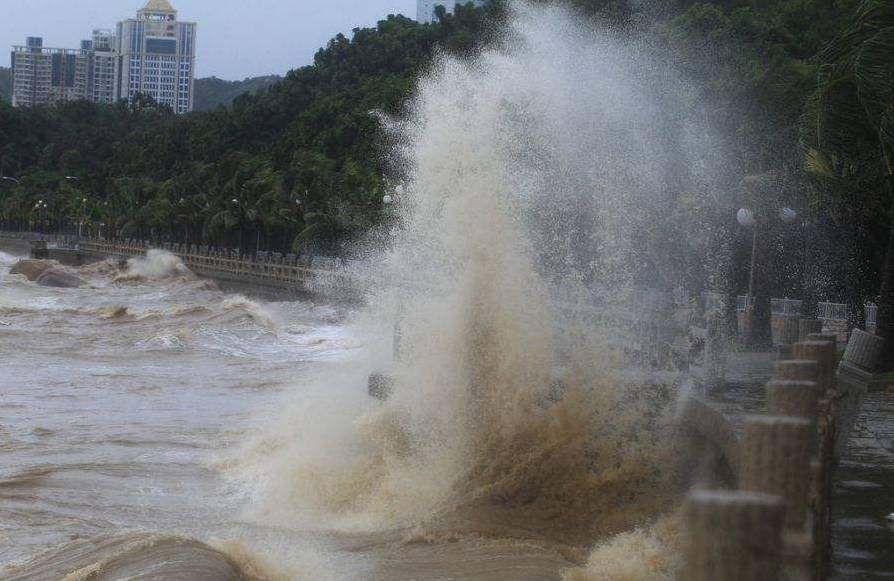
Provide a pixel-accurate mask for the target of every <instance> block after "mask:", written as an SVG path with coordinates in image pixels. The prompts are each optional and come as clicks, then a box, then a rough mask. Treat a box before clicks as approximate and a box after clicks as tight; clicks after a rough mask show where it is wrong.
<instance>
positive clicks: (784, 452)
mask: <svg viewBox="0 0 894 581" xmlns="http://www.w3.org/2000/svg"><path fill="white" fill-rule="evenodd" d="M810 430H811V424H810V422H809V421H807V420H804V419H800V418H791V417H786V416H750V417H748V418H746V419H745V433H744V436H743V438H742V444H741V448H740V449H739V455H740V456H739V467H740V472H739V474H740V476H739V488H740V489H742V490H749V491H754V492H765V493H767V494H775V495H777V496H780V497H782V498H783V499H784V500H785V505H786V510H785V526H786V528H787V529H791V530H796V531H802V530H803V529H804V526H805V523H806V518H807V499H808V491H809V489H810V451H809V450H810Z"/></svg>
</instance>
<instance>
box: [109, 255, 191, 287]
mask: <svg viewBox="0 0 894 581" xmlns="http://www.w3.org/2000/svg"><path fill="white" fill-rule="evenodd" d="M178 277H181V278H195V275H194V274H193V273H192V271H190V270H189V269H188V268H187V267H186V265H185V264H183V261H182V260H180V258H179V257H178V256H177V255H175V254H171V253H170V252H167V251H165V250H158V249H152V250H149V251H148V252H146V256H145V257H143V256H138V257H136V258H131V259H129V260H128V261H127V270H126V271H124V272H123V273H121V274H119V275H118V276H116V277H115V279H114V280H115V282H138V281H145V280H163V279H170V278H178Z"/></svg>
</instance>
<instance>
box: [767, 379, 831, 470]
mask: <svg viewBox="0 0 894 581" xmlns="http://www.w3.org/2000/svg"><path fill="white" fill-rule="evenodd" d="M821 395H822V394H821V393H820V388H819V385H817V383H816V382H815V381H792V380H787V381H786V380H779V379H776V380H773V381H771V382H770V383H768V384H767V413H768V414H770V415H771V416H789V417H793V418H800V419H803V420H807V421H808V422H810V452H811V454H812V453H814V452H816V449H817V426H816V419H817V414H818V412H817V407H818V405H819V400H820V396H821Z"/></svg>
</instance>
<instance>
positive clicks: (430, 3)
mask: <svg viewBox="0 0 894 581" xmlns="http://www.w3.org/2000/svg"><path fill="white" fill-rule="evenodd" d="M468 2H471V3H472V4H474V5H475V6H483V5H484V4H485V3H486V2H487V0H416V21H417V22H423V23H427V22H434V21H435V20H436V19H437V18H436V17H435V7H436V6H438V5H440V6H443V7H444V8H445V9H446V10H447V13H448V14H453V10H454V8H455V7H456V5H457V4H462V5H465V4H467V3H468Z"/></svg>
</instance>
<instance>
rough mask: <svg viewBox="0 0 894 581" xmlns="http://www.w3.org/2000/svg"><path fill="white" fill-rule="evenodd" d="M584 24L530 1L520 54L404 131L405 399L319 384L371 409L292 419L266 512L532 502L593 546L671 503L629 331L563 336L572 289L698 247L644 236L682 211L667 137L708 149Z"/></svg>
mask: <svg viewBox="0 0 894 581" xmlns="http://www.w3.org/2000/svg"><path fill="white" fill-rule="evenodd" d="M575 20H576V17H575V16H573V15H570V14H568V13H566V12H565V11H563V10H559V9H555V8H549V9H543V8H536V9H535V8H533V7H531V6H528V5H522V4H519V5H516V7H515V13H514V15H513V17H512V27H511V31H510V33H509V34H508V35H507V44H508V45H509V46H510V48H509V49H507V50H505V51H504V50H494V51H486V52H484V53H483V54H482V55H481V56H480V57H479V58H477V59H476V60H475V61H474V62H465V61H461V60H456V59H452V58H447V57H443V58H441V59H440V60H439V61H438V62H437V63H436V64H435V65H434V66H433V70H432V72H431V74H430V75H429V76H428V77H426V78H425V79H422V80H421V82H420V85H419V88H418V92H417V95H416V99H415V101H414V103H413V107H412V109H413V111H412V115H411V116H410V118H409V119H408V120H405V121H402V122H395V123H394V124H393V126H392V130H393V131H395V132H396V136H397V141H398V142H399V143H401V144H402V145H401V147H400V150H399V151H397V152H396V153H395V156H396V157H397V158H398V159H399V160H401V161H402V162H403V163H405V164H406V166H405V167H406V168H407V174H408V176H409V179H408V187H407V189H406V193H405V194H404V197H403V198H402V199H398V200H397V208H398V210H397V211H398V213H399V220H398V221H399V229H398V230H399V232H398V235H397V238H396V239H395V240H394V243H393V249H392V251H391V252H390V254H389V255H388V256H386V257H384V259H383V263H384V265H385V268H387V269H389V273H388V274H389V276H388V278H389V279H390V280H393V281H398V282H397V284H396V286H395V287H394V288H389V289H386V290H385V291H383V292H382V293H381V295H379V296H375V297H374V300H373V301H372V302H373V304H374V306H373V307H372V309H373V310H374V311H375V310H376V309H377V308H378V306H380V305H388V304H393V303H394V301H393V300H388V299H389V297H393V296H395V295H397V296H399V297H400V302H401V303H402V304H403V307H402V311H403V317H402V337H403V340H402V344H403V345H404V346H405V353H404V357H403V359H402V360H401V361H399V362H395V364H394V368H393V375H394V377H395V387H394V391H393V395H392V397H391V398H390V400H389V401H387V402H385V403H382V404H371V403H369V404H366V405H365V406H363V405H362V404H358V403H357V400H358V399H359V398H360V396H359V395H357V394H361V393H362V390H363V389H364V385H363V383H362V380H357V379H356V378H355V381H357V385H355V386H354V387H353V388H352V389H353V390H355V392H354V394H351V395H346V393H347V392H349V391H350V390H349V389H347V388H345V387H339V388H338V389H331V390H326V389H324V388H323V387H322V386H317V387H308V386H304V389H307V390H308V391H309V392H311V393H313V394H317V395H319V394H323V397H326V398H332V399H333V400H335V403H333V404H332V405H331V406H324V407H329V408H331V409H330V410H329V411H334V413H336V414H347V413H349V412H350V410H356V409H357V408H358V407H361V408H362V407H367V408H368V409H367V410H366V411H364V412H362V413H361V414H359V416H358V417H357V418H356V419H355V420H353V421H350V422H346V421H344V419H341V418H340V419H336V418H334V417H330V416H325V415H324V416H320V417H317V418H308V417H307V415H306V414H304V413H302V412H298V411H297V410H290V409H285V410H283V411H282V413H283V414H284V415H285V417H286V418H288V417H291V418H292V420H291V421H290V420H288V419H286V420H283V421H281V422H276V427H275V428H274V429H273V430H272V431H271V432H270V433H266V434H263V433H262V434H261V435H259V437H258V439H257V440H256V441H254V442H253V443H252V444H251V445H249V446H248V447H247V448H246V453H245V455H244V456H243V458H242V459H241V463H240V469H241V470H245V471H246V474H249V475H251V476H250V477H249V479H250V480H251V481H252V482H253V483H255V484H256V488H255V489H254V497H255V499H256V503H255V505H254V515H255V517H256V518H259V519H273V520H275V521H276V522H277V523H278V524H291V525H293V526H303V525H302V519H308V518H310V519H312V521H313V522H314V524H315V525H318V526H324V527H326V526H329V527H335V528H339V527H348V528H350V527H360V528H364V527H366V528H372V529H376V528H388V527H394V526H404V525H410V524H413V523H418V522H420V521H426V520H427V519H436V518H446V517H445V516H444V515H449V514H457V513H460V512H462V511H466V510H471V509H470V507H475V508H474V511H475V512H476V514H477V515H478V517H479V518H482V519H491V522H488V523H486V524H485V523H481V526H482V527H483V528H487V527H491V528H493V527H499V525H500V523H499V521H500V520H501V519H506V518H512V517H511V515H510V513H513V512H515V513H521V514H525V515H526V516H527V517H528V518H529V519H530V520H529V527H530V529H531V530H538V531H539V532H540V533H541V534H543V535H544V536H547V537H553V538H574V540H575V541H579V540H580V539H581V537H582V536H586V535H587V534H590V528H591V527H593V526H596V527H598V528H600V529H601V530H613V529H616V528H619V527H623V525H624V523H628V524H629V522H631V521H633V520H636V519H637V518H643V517H644V516H653V515H654V514H656V512H657V511H658V510H659V508H660V507H661V506H662V501H661V500H660V499H661V498H662V495H661V494H660V493H659V492H658V488H659V487H660V484H661V482H662V478H664V476H663V472H662V463H663V461H664V452H665V450H664V448H663V444H662V442H664V441H665V439H664V438H663V436H662V418H663V417H664V416H663V415H662V411H663V407H662V402H661V401H659V400H658V399H650V398H649V397H647V395H646V394H645V390H642V389H639V387H638V386H632V387H631V386H630V385H625V384H624V382H622V381H621V380H620V379H619V378H618V377H617V375H616V374H615V373H614V370H615V369H616V367H617V365H618V361H617V359H616V357H615V356H614V355H615V353H614V352H612V350H610V349H608V350H606V352H602V351H601V350H599V351H594V349H595V348H596V347H598V346H600V345H608V344H611V343H612V342H613V341H614V340H615V339H616V337H615V336H614V334H615V333H617V334H618V336H620V335H621V332H622V329H621V328H618V327H619V326H614V327H612V326H609V327H608V328H605V327H603V328H601V329H595V328H594V329H590V330H589V331H587V330H586V329H581V330H580V333H579V334H578V336H577V339H576V341H575V344H570V345H569V344H565V345H559V342H558V341H557V340H556V336H557V334H558V333H560V332H562V331H564V329H562V328H561V325H562V323H560V321H561V318H560V317H559V316H558V315H557V312H556V308H555V297H556V296H557V295H559V294H562V296H564V297H568V296H570V297H580V296H584V295H587V296H596V297H599V298H603V299H607V298H611V297H613V296H617V295H621V294H623V293H625V292H626V289H627V288H629V286H630V285H632V284H634V283H636V282H642V281H643V280H644V278H648V282H655V281H658V280H660V279H661V278H662V276H664V274H663V273H668V272H670V270H669V267H668V265H667V264H662V265H661V268H660V269H650V268H649V265H650V263H654V262H662V261H663V262H668V261H670V260H671V259H672V256H670V255H669V253H670V252H672V251H678V250H679V249H678V248H676V247H675V248H670V247H669V246H671V245H667V246H668V247H667V248H662V247H660V246H658V247H650V246H649V244H648V243H649V242H650V241H649V240H648V236H649V234H650V233H651V231H648V230H643V229H641V227H643V226H644V225H646V224H647V223H648V221H649V220H654V219H655V217H656V213H658V212H660V207H663V206H665V205H666V203H667V200H666V199H665V194H666V191H667V187H666V179H667V172H668V170H667V169H666V167H665V166H666V165H667V163H666V162H667V161H668V159H669V157H670V156H671V152H670V151H668V148H669V147H677V148H681V149H682V151H678V152H676V153H677V154H679V155H684V156H685V155H687V154H688V153H689V151H688V149H687V146H688V145H689V143H688V141H687V140H688V139H689V138H690V137H691V132H690V131H691V128H688V129H689V131H687V132H686V133H685V135H683V136H681V137H680V139H678V140H676V141H671V140H669V139H668V138H667V136H666V135H664V131H665V127H666V125H665V124H663V123H662V120H663V119H664V117H663V116H664V115H665V114H666V113H667V109H668V108H669V107H670V108H672V107H675V106H677V103H676V102H674V100H673V98H672V97H673V95H670V94H669V92H670V91H671V89H669V88H668V86H669V85H667V84H666V85H664V86H663V87H662V89H660V90H657V89H656V87H655V85H653V84H651V83H653V82H655V81H657V80H666V79H665V78H664V77H665V75H659V76H660V77H661V79H658V78H656V76H655V75H654V74H652V73H651V72H650V70H651V69H649V68H648V67H646V68H645V69H644V65H645V64H646V63H644V59H645V58H646V57H645V56H644V55H643V53H642V51H639V50H638V49H637V47H635V46H633V45H631V44H624V43H621V42H620V41H618V40H617V39H616V38H613V37H612V36H611V35H608V34H597V35H596V36H595V37H594V36H592V31H587V30H583V29H582V28H581V27H579V26H578V25H577V24H576V23H575ZM644 70H645V72H644ZM671 88H672V87H671ZM681 140H682V141H681ZM656 206H659V208H658V209H657V210H656ZM581 216H582V217H583V218H581ZM649 253H652V254H651V256H650V254H649ZM653 271H654V272H653ZM668 276H670V275H668ZM649 277H651V278H649ZM402 280H407V281H413V285H407V286H401V284H400V281H402ZM662 282H665V283H667V282H669V281H662ZM420 288H421V289H425V290H423V291H420V290H418V289H420ZM558 291H562V292H561V293H560V292H558ZM385 310H387V309H384V308H383V309H382V311H385ZM376 339H377V340H379V341H389V340H390V337H389V338H386V337H378V338H376ZM560 360H561V362H562V363H563V364H564V365H567V366H568V368H569V369H568V372H567V374H566V379H565V381H564V390H563V397H562V398H561V401H558V402H556V401H554V400H555V397H554V394H552V393H551V391H550V390H551V385H552V383H553V380H552V377H553V372H554V369H555V368H556V367H557V365H558V364H559V362H560ZM336 381H337V380H336V379H334V378H330V379H328V380H327V379H323V380H321V384H322V383H328V384H329V385H332V384H333V383H334V382H336ZM312 397H315V396H307V397H300V396H299V397H297V400H298V401H300V402H301V403H300V404H297V405H300V406H308V405H309V406H315V404H313V403H311V402H310V399H309V398H312ZM339 398H345V399H346V400H348V399H349V400H350V401H351V404H350V405H347V404H346V405H340V404H339V403H338V401H339ZM656 406H657V409H656ZM299 417H300V418H301V419H300V420H299V419H298V418H299ZM299 422H300V425H298V424H299ZM283 426H289V427H288V431H287V432H286V433H281V432H280V433H277V432H276V430H278V429H282V428H283ZM335 426H337V427H338V428H340V429H341V428H343V429H345V430H347V431H346V432H338V433H335V432H337V429H336V428H335ZM316 430H320V433H325V434H326V437H325V438H324V437H320V436H319V434H317V435H314V433H315V431H316ZM320 446H322V449H319V447H320ZM311 448H313V449H311ZM625 503H626V504H625ZM268 522H269V521H268ZM304 522H306V521H304ZM594 523H598V524H595V525H594ZM572 529H574V532H573V533H572V532H569V531H571V530H572Z"/></svg>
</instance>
